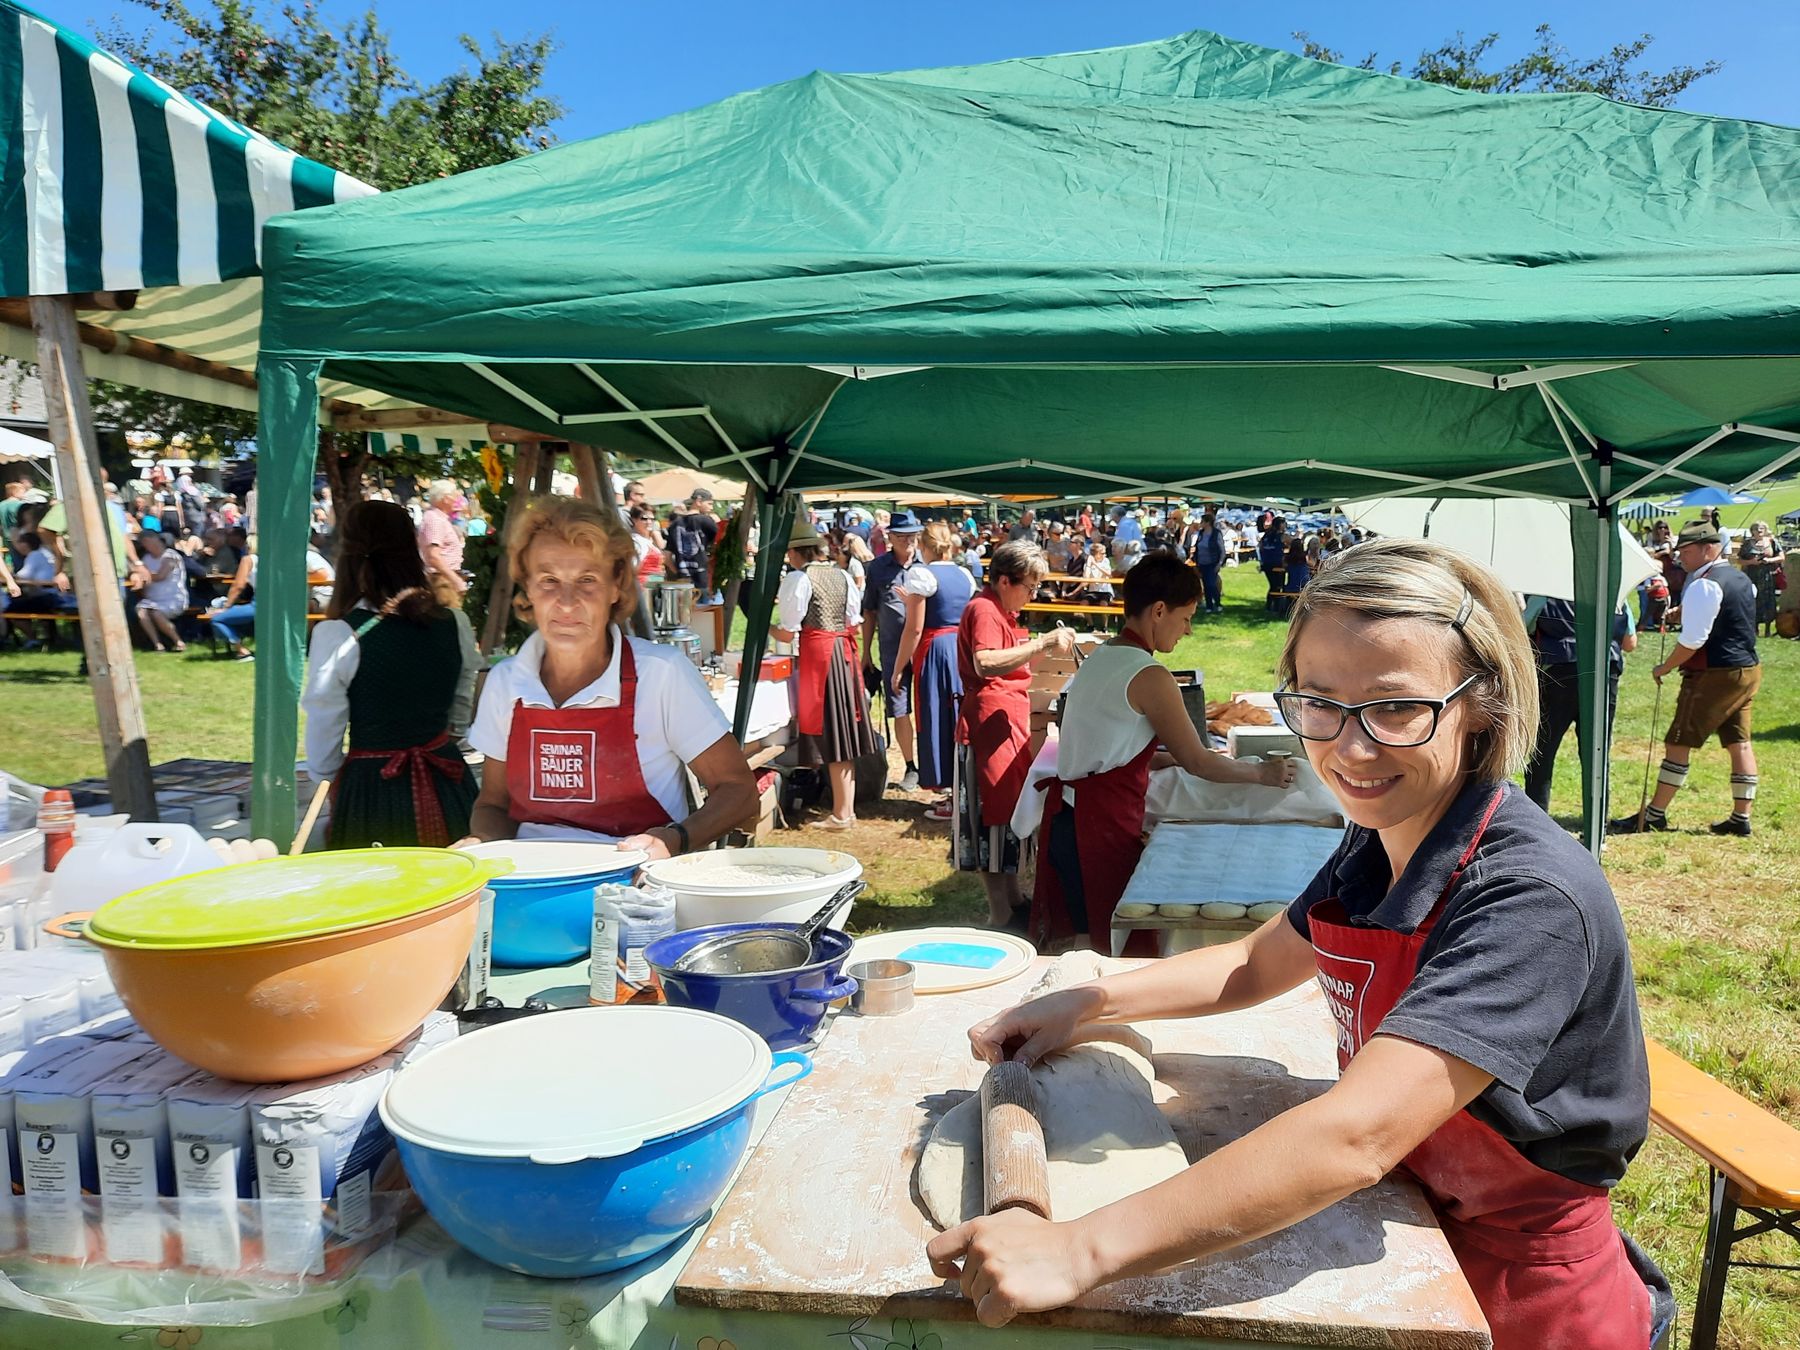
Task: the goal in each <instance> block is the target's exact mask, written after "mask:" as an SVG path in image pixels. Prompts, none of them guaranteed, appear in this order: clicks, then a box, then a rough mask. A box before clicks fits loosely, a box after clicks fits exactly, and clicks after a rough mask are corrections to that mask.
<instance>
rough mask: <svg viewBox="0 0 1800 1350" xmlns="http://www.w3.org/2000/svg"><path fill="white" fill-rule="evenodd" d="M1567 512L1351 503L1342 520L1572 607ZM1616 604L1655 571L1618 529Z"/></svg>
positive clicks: (1535, 505) (1470, 502) (1536, 507)
mask: <svg viewBox="0 0 1800 1350" xmlns="http://www.w3.org/2000/svg"><path fill="white" fill-rule="evenodd" d="M1570 509H1571V508H1570V507H1569V506H1568V505H1567V504H1566V503H1562V502H1539V501H1530V500H1528V499H1526V498H1523V497H1377V498H1374V499H1371V500H1369V501H1361V502H1351V503H1349V504H1348V505H1346V506H1345V507H1344V514H1345V515H1347V516H1349V517H1350V519H1351V520H1352V521H1354V522H1355V523H1356V524H1357V525H1358V526H1360V527H1361V528H1362V529H1365V530H1373V531H1375V533H1377V534H1385V535H1397V536H1399V537H1402V538H1408V539H1430V540H1433V541H1434V542H1436V543H1440V544H1444V545H1446V546H1448V547H1450V548H1453V549H1455V550H1457V552H1459V553H1466V554H1468V555H1469V556H1470V557H1471V558H1474V559H1476V560H1477V561H1478V562H1483V563H1486V564H1487V565H1488V566H1489V567H1491V568H1493V569H1494V571H1495V572H1497V573H1499V575H1500V579H1501V580H1502V581H1504V582H1505V583H1506V585H1507V587H1508V588H1509V589H1511V590H1515V591H1517V592H1519V593H1520V594H1521V595H1546V596H1549V597H1550V598H1551V599H1553V600H1573V599H1575V551H1574V549H1573V548H1572V547H1571V546H1570V543H1569V511H1570ZM1619 551H1620V555H1621V566H1620V572H1619V595H1618V603H1620V604H1624V603H1625V599H1626V597H1627V596H1629V595H1630V594H1631V593H1632V591H1634V590H1636V589H1637V584H1638V583H1639V582H1640V581H1642V580H1643V579H1644V578H1645V577H1648V576H1653V575H1654V574H1655V573H1657V572H1659V571H1660V570H1661V567H1660V566H1659V565H1658V563H1657V562H1656V560H1655V559H1653V558H1652V557H1651V556H1650V555H1649V554H1648V553H1646V552H1644V550H1643V549H1642V548H1641V547H1639V545H1638V542H1637V540H1635V539H1633V538H1632V537H1631V533H1630V531H1628V530H1627V529H1626V528H1625V527H1624V526H1623V525H1621V526H1619Z"/></svg>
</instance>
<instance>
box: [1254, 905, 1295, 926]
mask: <svg viewBox="0 0 1800 1350" xmlns="http://www.w3.org/2000/svg"><path fill="white" fill-rule="evenodd" d="M1286 912H1287V901H1285V900H1265V901H1264V902H1263V903H1262V904H1260V905H1252V906H1250V917H1251V918H1252V919H1255V920H1256V921H1257V922H1258V923H1267V922H1268V921H1269V920H1270V919H1272V918H1274V917H1275V916H1276V915H1277V914H1283V913H1286Z"/></svg>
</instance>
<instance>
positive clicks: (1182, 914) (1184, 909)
mask: <svg viewBox="0 0 1800 1350" xmlns="http://www.w3.org/2000/svg"><path fill="white" fill-rule="evenodd" d="M1156 912H1157V913H1158V914H1160V915H1162V916H1163V918H1165V919H1191V918H1193V917H1194V915H1196V914H1198V913H1199V912H1200V906H1198V905H1158V906H1157V907H1156Z"/></svg>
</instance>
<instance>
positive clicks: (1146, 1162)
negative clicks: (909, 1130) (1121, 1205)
mask: <svg viewBox="0 0 1800 1350" xmlns="http://www.w3.org/2000/svg"><path fill="white" fill-rule="evenodd" d="M1105 969H1106V965H1105V964H1103V963H1102V962H1101V961H1100V959H1099V958H1097V957H1095V956H1094V955H1092V954H1091V953H1071V954H1070V955H1069V956H1067V957H1064V958H1062V959H1061V960H1059V961H1058V962H1057V964H1056V965H1055V966H1052V967H1051V969H1050V972H1049V973H1048V974H1047V976H1046V978H1045V979H1044V981H1043V982H1041V983H1040V984H1039V986H1038V988H1037V989H1036V990H1034V991H1033V995H1032V996H1035V995H1036V994H1038V993H1042V992H1046V991H1047V990H1049V989H1054V988H1061V987H1064V986H1066V985H1070V984H1078V983H1080V982H1081V981H1083V980H1087V979H1092V978H1094V976H1095V975H1097V974H1099V973H1101V972H1102V971H1103V970H1105ZM1098 1030H1101V1031H1103V1032H1105V1033H1106V1034H1107V1035H1109V1036H1110V1037H1115V1038H1116V1039H1109V1040H1106V1041H1100V1042H1094V1043H1089V1044H1083V1045H1078V1046H1075V1047H1073V1048H1071V1049H1069V1050H1067V1051H1064V1052H1063V1053H1062V1054H1059V1055H1053V1056H1051V1057H1050V1058H1049V1059H1048V1060H1046V1061H1045V1062H1044V1063H1042V1064H1039V1065H1038V1066H1037V1067H1035V1068H1034V1069H1032V1071H1031V1076H1032V1078H1033V1079H1034V1080H1035V1081H1036V1083H1037V1086H1038V1093H1039V1097H1040V1101H1041V1103H1042V1113H1043V1115H1042V1120H1043V1126H1044V1143H1045V1146H1046V1148H1047V1150H1048V1152H1049V1155H1050V1207H1051V1210H1052V1211H1053V1216H1054V1217H1055V1218H1057V1219H1059V1220H1061V1219H1075V1218H1080V1217H1081V1216H1082V1215H1083V1214H1087V1213H1090V1212H1091V1211H1093V1210H1096V1209H1099V1208H1100V1207H1101V1206H1103V1205H1110V1204H1111V1203H1112V1202H1113V1201H1115V1200H1119V1199H1123V1198H1124V1197H1125V1196H1127V1195H1131V1194H1134V1193H1135V1192H1137V1191H1141V1190H1144V1189H1145V1188H1146V1187H1149V1186H1154V1185H1156V1184H1157V1183H1158V1182H1159V1181H1166V1180H1168V1179H1169V1178H1170V1177H1172V1176H1174V1175H1176V1174H1177V1173H1178V1172H1180V1171H1182V1170H1183V1169H1184V1168H1186V1166H1187V1157H1186V1155H1185V1154H1183V1153H1182V1151H1181V1145H1180V1144H1178V1143H1176V1142H1175V1134H1174V1131H1172V1130H1171V1129H1170V1128H1169V1123H1168V1121H1167V1120H1165V1119H1164V1118H1163V1114H1162V1112H1161V1111H1159V1110H1158V1109H1157V1107H1156V1102H1155V1100H1154V1099H1153V1098H1152V1096H1151V1092H1150V1084H1151V1082H1152V1081H1153V1080H1154V1078H1155V1070H1154V1069H1153V1068H1152V1067H1151V1064H1150V1059H1149V1054H1150V1044H1149V1042H1148V1041H1146V1040H1145V1039H1144V1038H1143V1036H1141V1035H1140V1034H1138V1033H1137V1032H1135V1031H1132V1030H1131V1029H1130V1028H1129V1027H1108V1028H1100V1029H1098ZM982 1191H983V1187H982V1176H981V1096H980V1094H979V1093H975V1094H972V1095H970V1096H969V1097H968V1098H966V1099H965V1100H964V1101H961V1102H959V1103H958V1104H957V1105H956V1106H954V1107H952V1108H951V1109H950V1110H949V1111H948V1112H946V1113H945V1115H944V1117H943V1118H942V1119H941V1120H939V1121H938V1123H937V1128H936V1129H935V1130H933V1131H932V1135H931V1138H930V1140H929V1141H927V1143H926V1145H925V1150H924V1152H923V1153H922V1154H921V1155H920V1157H919V1195H920V1197H921V1198H922V1199H923V1200H924V1201H925V1207H926V1209H927V1210H928V1211H929V1212H930V1214H931V1217H932V1219H933V1220H934V1221H935V1222H936V1223H937V1225H938V1226H939V1227H940V1228H950V1227H954V1226H955V1225H956V1224H959V1223H961V1222H963V1221H964V1220H965V1219H974V1218H979V1217H980V1216H981V1214H982V1212H983V1194H982Z"/></svg>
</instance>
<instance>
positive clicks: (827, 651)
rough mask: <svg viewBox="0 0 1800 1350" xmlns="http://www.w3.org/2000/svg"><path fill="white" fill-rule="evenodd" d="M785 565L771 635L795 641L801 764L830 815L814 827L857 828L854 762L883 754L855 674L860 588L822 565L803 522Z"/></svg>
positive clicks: (821, 546)
mask: <svg viewBox="0 0 1800 1350" xmlns="http://www.w3.org/2000/svg"><path fill="white" fill-rule="evenodd" d="M787 561H788V566H789V567H790V568H791V569H792V570H791V571H790V572H789V573H788V574H787V575H786V576H784V577H783V578H782V579H781V591H780V594H779V595H778V597H777V598H776V611H775V612H776V625H775V628H774V633H775V636H776V637H778V638H780V639H781V640H782V641H783V642H794V641H797V642H798V646H797V647H796V651H797V653H798V655H799V672H798V674H799V678H798V682H797V685H798V695H799V697H798V708H797V709H796V713H797V716H796V720H797V722H798V724H799V728H800V762H801V764H803V765H807V766H814V765H819V764H823V765H824V766H825V776H826V778H827V779H828V780H829V781H830V783H831V815H830V817H829V818H828V819H827V820H825V821H824V822H822V823H821V824H820V825H819V827H818V828H820V829H822V830H847V829H849V828H850V827H851V826H852V825H854V824H855V823H856V761H857V760H858V759H859V758H860V757H862V756H863V755H873V754H879V753H880V750H881V742H880V741H879V740H878V739H877V738H876V736H875V727H874V723H873V722H872V721H871V719H870V716H869V696H868V693H867V691H865V690H864V688H863V684H862V679H861V677H860V676H859V675H858V673H857V672H858V671H860V670H861V669H862V661H861V659H860V657H859V656H858V654H857V644H856V626H857V624H858V623H859V622H860V621H861V617H862V583H861V582H860V581H859V580H857V579H856V578H855V577H854V576H852V575H851V574H850V573H849V572H847V571H845V570H844V569H843V568H842V567H838V566H836V565H835V564H833V563H831V562H828V561H826V558H825V541H824V540H823V539H821V538H820V537H819V532H818V531H817V530H815V529H814V528H813V527H812V526H811V525H810V524H808V523H807V522H806V521H804V520H796V521H795V522H794V528H793V531H792V532H791V533H790V534H789V535H788V548H787Z"/></svg>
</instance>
